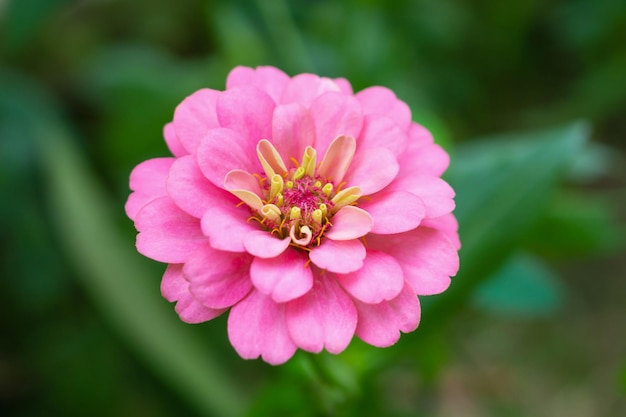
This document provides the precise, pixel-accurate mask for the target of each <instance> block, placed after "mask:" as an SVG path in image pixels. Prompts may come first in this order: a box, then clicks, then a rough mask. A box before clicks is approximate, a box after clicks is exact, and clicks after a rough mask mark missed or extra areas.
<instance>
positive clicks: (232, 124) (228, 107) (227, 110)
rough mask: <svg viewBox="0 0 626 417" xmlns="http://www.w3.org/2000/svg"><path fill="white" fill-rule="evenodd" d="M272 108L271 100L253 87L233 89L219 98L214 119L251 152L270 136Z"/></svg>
mask: <svg viewBox="0 0 626 417" xmlns="http://www.w3.org/2000/svg"><path fill="white" fill-rule="evenodd" d="M274 107H276V104H275V103H274V100H272V98H271V97H270V96H268V95H267V93H266V92H264V91H262V90H259V89H258V88H256V87H252V86H248V85H244V86H240V87H233V88H231V89H228V90H226V91H224V92H223V93H222V94H221V95H220V96H219V98H218V100H217V105H216V108H217V118H218V120H219V122H220V126H222V127H226V128H229V129H232V130H234V131H236V132H239V133H240V134H241V135H242V136H243V137H244V138H245V139H246V140H247V141H248V143H249V144H251V145H253V149H254V146H256V144H257V142H258V141H259V140H261V139H263V138H268V137H270V135H271V134H272V114H273V112H274ZM252 155H255V154H254V153H252ZM233 168H242V167H233Z"/></svg>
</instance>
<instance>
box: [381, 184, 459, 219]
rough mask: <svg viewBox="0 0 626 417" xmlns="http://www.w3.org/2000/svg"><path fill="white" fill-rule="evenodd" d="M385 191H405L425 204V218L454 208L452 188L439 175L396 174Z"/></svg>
mask: <svg viewBox="0 0 626 417" xmlns="http://www.w3.org/2000/svg"><path fill="white" fill-rule="evenodd" d="M385 191H407V192H410V193H411V194H415V195H416V196H418V197H419V198H420V199H421V200H422V202H423V203H424V206H426V218H432V217H439V216H443V215H444V214H448V213H450V212H452V210H454V207H455V204H454V195H455V193H454V190H453V189H452V187H450V185H449V184H448V183H447V182H445V181H444V180H442V179H441V178H439V177H433V176H430V175H415V176H408V175H404V176H402V175H398V176H397V177H396V179H395V180H393V182H392V183H391V184H390V185H389V186H388V187H387V188H386V189H385Z"/></svg>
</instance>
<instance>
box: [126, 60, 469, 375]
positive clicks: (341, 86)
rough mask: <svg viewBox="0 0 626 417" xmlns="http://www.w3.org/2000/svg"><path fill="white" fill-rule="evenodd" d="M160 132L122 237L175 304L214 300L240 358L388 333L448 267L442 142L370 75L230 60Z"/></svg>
mask: <svg viewBox="0 0 626 417" xmlns="http://www.w3.org/2000/svg"><path fill="white" fill-rule="evenodd" d="M164 136H165V140H166V142H167V144H168V146H169V148H170V150H171V152H172V154H173V157H169V158H156V159H151V160H148V161H145V162H143V163H141V164H139V165H138V166H137V167H136V168H135V169H134V170H133V172H132V173H131V177H130V187H131V189H132V190H133V192H132V193H131V195H130V197H129V198H128V202H127V203H126V212H127V214H128V216H129V217H130V218H131V219H132V220H134V222H135V227H136V228H137V230H138V231H139V234H138V236H137V249H138V250H139V252H141V253H142V254H144V255H145V256H147V257H150V258H152V259H155V260H157V261H160V262H165V263H168V264H169V265H168V267H167V269H166V271H165V274H164V276H163V281H162V284H161V290H162V293H163V296H164V297H165V298H166V299H168V300H169V301H172V302H173V301H176V311H177V313H178V314H179V315H180V317H181V319H182V320H184V321H186V322H189V323H198V322H203V321H207V320H210V319H212V318H214V317H216V316H218V315H220V314H222V313H224V312H225V311H226V310H228V309H230V312H229V317H228V335H229V338H230V341H231V343H232V344H233V346H234V348H235V350H236V351H237V352H238V353H239V354H240V355H241V356H242V357H244V358H257V357H259V356H261V357H262V358H263V359H264V360H265V361H267V362H269V363H272V364H279V363H283V362H285V361H287V360H288V359H289V358H290V357H291V356H292V355H293V354H294V352H295V351H296V349H297V348H300V349H303V350H306V351H310V352H320V351H321V350H322V349H326V350H327V351H329V352H331V353H339V352H341V351H343V350H344V349H345V348H346V347H347V346H348V344H349V343H350V341H351V340H352V337H353V336H354V335H356V336H358V337H359V338H361V339H362V340H364V341H365V342H367V343H369V344H372V345H374V346H380V347H383V346H389V345H392V344H393V343H395V342H396V341H397V340H398V338H399V337H400V332H410V331H413V330H414V329H415V328H416V327H417V325H418V323H419V320H420V306H419V301H418V298H417V296H418V295H429V294H436V293H440V292H442V291H444V290H445V289H446V288H447V287H448V286H449V284H450V277H451V276H453V275H455V274H456V272H457V269H458V255H457V251H458V248H459V246H460V244H459V240H458V234H457V223H456V220H455V218H454V216H453V215H452V214H451V212H452V210H453V209H454V200H453V197H454V192H453V190H452V189H451V188H450V186H449V185H448V184H447V183H446V182H445V181H443V180H442V179H441V178H440V176H441V174H442V173H443V171H444V170H445V169H446V168H447V166H448V162H449V159H448V155H447V154H446V153H445V152H444V151H443V150H442V149H441V148H440V147H439V146H438V145H436V144H434V143H433V140H432V137H431V135H430V134H429V132H428V131H427V130H426V129H424V128H423V127H421V126H420V125H418V124H416V123H413V122H412V121H411V113H410V110H409V108H408V106H407V105H406V104H405V103H404V102H402V101H400V100H399V99H398V98H397V97H396V96H395V94H394V93H393V92H391V91H390V90H388V89H386V88H383V87H371V88H368V89H365V90H363V91H361V92H359V93H357V94H354V93H353V92H352V88H351V86H350V84H349V83H348V82H347V81H346V80H344V79H335V80H331V79H328V78H321V77H318V76H316V75H313V74H300V75H297V76H295V77H293V78H290V77H288V76H287V75H285V74H284V73H283V72H282V71H280V70H278V69H276V68H273V67H259V68H256V69H252V68H246V67H237V68H235V69H234V70H233V71H231V73H230V74H229V76H228V80H227V84H226V90H225V91H216V90H210V89H203V90H200V91H197V92H195V93H193V94H192V95H190V96H189V97H187V98H186V99H185V100H183V102H182V103H181V104H180V105H179V106H178V107H177V108H176V110H175V112H174V118H173V121H172V122H171V123H169V124H167V125H166V126H165V129H164Z"/></svg>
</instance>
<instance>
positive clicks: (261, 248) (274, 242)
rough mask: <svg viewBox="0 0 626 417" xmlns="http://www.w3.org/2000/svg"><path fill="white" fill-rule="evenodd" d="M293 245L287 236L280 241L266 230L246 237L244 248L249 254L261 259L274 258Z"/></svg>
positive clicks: (254, 232) (251, 233) (256, 231)
mask: <svg viewBox="0 0 626 417" xmlns="http://www.w3.org/2000/svg"><path fill="white" fill-rule="evenodd" d="M289 243H291V238H290V237H289V236H287V237H286V238H284V239H279V238H277V237H276V236H273V235H271V234H270V233H269V232H266V231H265V230H255V231H253V232H250V233H248V234H246V235H245V237H244V239H243V246H244V247H245V248H246V250H247V251H248V253H249V254H251V255H254V256H257V257H259V258H274V257H276V256H278V255H280V254H281V253H283V252H284V251H285V249H287V248H288V247H289Z"/></svg>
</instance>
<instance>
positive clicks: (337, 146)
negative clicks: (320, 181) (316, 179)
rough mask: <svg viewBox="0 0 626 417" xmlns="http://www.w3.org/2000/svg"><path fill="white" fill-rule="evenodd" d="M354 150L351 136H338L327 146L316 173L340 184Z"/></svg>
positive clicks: (354, 142) (353, 141) (354, 143)
mask: <svg viewBox="0 0 626 417" xmlns="http://www.w3.org/2000/svg"><path fill="white" fill-rule="evenodd" d="M354 151H356V141H355V140H354V138H353V137H352V136H338V137H337V138H335V139H334V140H333V141H332V143H331V144H330V146H329V147H328V150H327V151H326V154H325V155H324V159H322V162H321V163H320V166H319V168H318V169H317V173H318V174H319V175H320V176H321V177H322V178H325V179H327V180H330V181H333V182H334V183H335V184H336V185H338V184H340V183H341V181H342V180H343V177H344V175H345V174H346V171H347V170H348V168H349V167H350V162H352V157H353V156H354Z"/></svg>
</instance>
